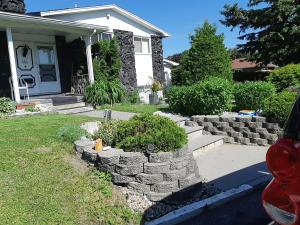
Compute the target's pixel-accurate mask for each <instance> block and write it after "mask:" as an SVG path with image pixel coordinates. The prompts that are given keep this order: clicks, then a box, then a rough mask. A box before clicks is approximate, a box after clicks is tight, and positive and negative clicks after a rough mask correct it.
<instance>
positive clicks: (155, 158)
mask: <svg viewBox="0 0 300 225" xmlns="http://www.w3.org/2000/svg"><path fill="white" fill-rule="evenodd" d="M172 159H173V153H172V152H159V153H153V154H150V155H149V162H150V163H161V162H169V161H171V160H172Z"/></svg>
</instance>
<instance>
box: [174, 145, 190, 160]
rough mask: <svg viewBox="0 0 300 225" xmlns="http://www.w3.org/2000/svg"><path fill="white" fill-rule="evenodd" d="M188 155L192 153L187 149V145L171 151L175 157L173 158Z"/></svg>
mask: <svg viewBox="0 0 300 225" xmlns="http://www.w3.org/2000/svg"><path fill="white" fill-rule="evenodd" d="M190 155H193V150H192V149H189V148H188V146H187V145H186V146H185V147H183V148H181V149H178V150H177V151H175V152H173V157H175V158H179V157H188V156H190Z"/></svg>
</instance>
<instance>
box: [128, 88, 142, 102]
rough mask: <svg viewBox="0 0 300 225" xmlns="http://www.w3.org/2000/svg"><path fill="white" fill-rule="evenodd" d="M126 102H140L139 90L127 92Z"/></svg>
mask: <svg viewBox="0 0 300 225" xmlns="http://www.w3.org/2000/svg"><path fill="white" fill-rule="evenodd" d="M126 102H129V103H131V104H137V103H140V94H139V91H138V90H134V91H132V92H129V93H127V96H126Z"/></svg>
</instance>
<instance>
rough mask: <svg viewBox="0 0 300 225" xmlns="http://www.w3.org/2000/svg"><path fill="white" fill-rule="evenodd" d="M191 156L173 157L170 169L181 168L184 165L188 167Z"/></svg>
mask: <svg viewBox="0 0 300 225" xmlns="http://www.w3.org/2000/svg"><path fill="white" fill-rule="evenodd" d="M189 162H190V161H189V158H188V157H181V158H177V159H173V160H172V161H171V162H170V169H171V170H180V169H182V168H184V167H186V166H187V165H188V163H189Z"/></svg>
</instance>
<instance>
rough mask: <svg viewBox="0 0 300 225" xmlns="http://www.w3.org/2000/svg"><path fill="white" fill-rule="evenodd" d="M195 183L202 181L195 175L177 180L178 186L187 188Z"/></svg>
mask: <svg viewBox="0 0 300 225" xmlns="http://www.w3.org/2000/svg"><path fill="white" fill-rule="evenodd" d="M197 183H202V181H201V179H199V178H197V177H196V176H195V175H190V176H188V177H186V178H184V179H180V180H179V188H180V189H183V188H187V187H190V186H192V185H195V184H197Z"/></svg>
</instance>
